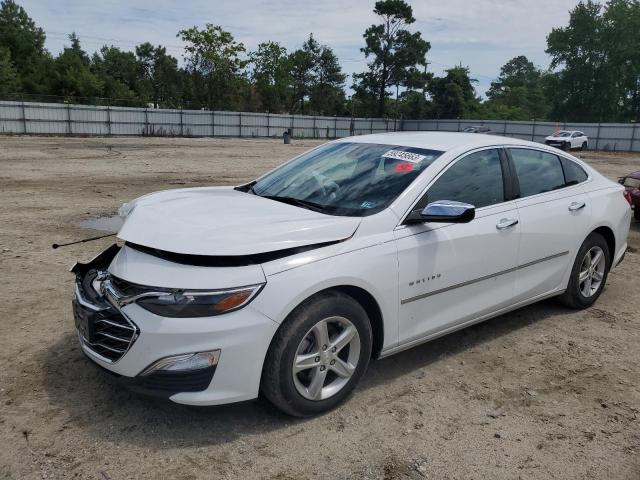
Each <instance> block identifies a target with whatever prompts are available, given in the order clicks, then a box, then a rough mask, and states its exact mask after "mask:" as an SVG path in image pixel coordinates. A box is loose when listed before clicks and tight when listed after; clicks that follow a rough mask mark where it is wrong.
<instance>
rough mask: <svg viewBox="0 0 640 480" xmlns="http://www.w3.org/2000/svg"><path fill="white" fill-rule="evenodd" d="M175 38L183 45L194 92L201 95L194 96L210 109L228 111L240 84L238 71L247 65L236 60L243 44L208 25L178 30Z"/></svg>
mask: <svg viewBox="0 0 640 480" xmlns="http://www.w3.org/2000/svg"><path fill="white" fill-rule="evenodd" d="M178 36H179V37H180V38H181V39H182V40H183V41H184V42H186V44H187V45H186V46H185V52H186V55H185V60H186V62H187V68H188V69H189V71H190V72H191V73H192V81H193V84H194V88H195V92H200V91H202V92H203V93H204V96H201V95H198V96H199V97H201V99H200V102H201V103H202V104H203V105H206V106H207V107H208V108H209V109H210V110H214V109H232V108H233V107H234V104H235V103H237V101H238V96H239V94H240V93H241V92H240V91H241V88H242V86H243V85H244V82H243V79H242V73H241V72H242V69H243V68H244V67H245V66H246V64H247V62H246V61H245V60H242V59H241V58H240V55H241V54H242V53H244V51H245V48H244V45H243V44H242V43H238V42H236V41H235V40H234V39H233V35H231V33H229V32H227V31H225V30H223V29H222V27H220V26H217V25H212V24H210V23H207V24H206V26H205V28H203V29H202V30H201V29H199V28H198V27H192V28H189V29H187V30H180V32H178Z"/></svg>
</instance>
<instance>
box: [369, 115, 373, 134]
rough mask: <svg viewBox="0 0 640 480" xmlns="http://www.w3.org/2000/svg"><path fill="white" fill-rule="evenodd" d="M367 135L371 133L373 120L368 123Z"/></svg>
mask: <svg viewBox="0 0 640 480" xmlns="http://www.w3.org/2000/svg"><path fill="white" fill-rule="evenodd" d="M369 133H373V118H372V119H371V121H370V122H369Z"/></svg>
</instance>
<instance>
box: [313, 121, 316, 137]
mask: <svg viewBox="0 0 640 480" xmlns="http://www.w3.org/2000/svg"><path fill="white" fill-rule="evenodd" d="M313 138H316V116H315V115H314V116H313Z"/></svg>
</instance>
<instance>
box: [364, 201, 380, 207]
mask: <svg viewBox="0 0 640 480" xmlns="http://www.w3.org/2000/svg"><path fill="white" fill-rule="evenodd" d="M375 206H376V202H367V201H364V202H362V203H361V204H360V208H373V207H375Z"/></svg>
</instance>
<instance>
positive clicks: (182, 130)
mask: <svg viewBox="0 0 640 480" xmlns="http://www.w3.org/2000/svg"><path fill="white" fill-rule="evenodd" d="M180 136H181V137H184V124H183V123H182V108H181V109H180Z"/></svg>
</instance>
